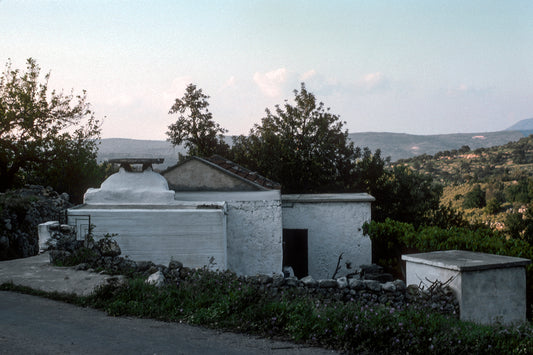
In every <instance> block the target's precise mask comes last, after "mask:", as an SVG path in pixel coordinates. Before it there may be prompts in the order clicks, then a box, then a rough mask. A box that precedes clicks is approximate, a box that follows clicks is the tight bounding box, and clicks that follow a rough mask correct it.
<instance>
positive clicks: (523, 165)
mask: <svg viewBox="0 0 533 355" xmlns="http://www.w3.org/2000/svg"><path fill="white" fill-rule="evenodd" d="M396 163H397V164H403V165H408V166H410V167H411V168H413V169H415V170H417V171H419V172H420V173H423V174H428V175H431V176H433V178H434V179H435V180H436V181H439V182H442V183H444V184H445V185H450V184H464V183H470V184H472V183H480V182H488V181H495V180H498V181H513V180H516V179H519V178H522V177H524V176H533V136H529V137H524V138H521V139H519V140H518V141H514V142H509V143H507V144H503V145H500V146H494V147H490V148H477V149H469V148H468V147H466V146H465V147H463V148H460V149H453V150H446V151H441V152H439V153H437V154H434V155H419V156H416V157H413V158H408V159H400V160H398V161H396Z"/></svg>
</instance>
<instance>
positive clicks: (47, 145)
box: [0, 58, 100, 194]
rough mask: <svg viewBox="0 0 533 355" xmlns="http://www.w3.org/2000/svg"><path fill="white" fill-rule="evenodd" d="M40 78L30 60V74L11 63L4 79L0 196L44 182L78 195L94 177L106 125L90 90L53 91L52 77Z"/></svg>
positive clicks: (0, 79) (0, 81)
mask: <svg viewBox="0 0 533 355" xmlns="http://www.w3.org/2000/svg"><path fill="white" fill-rule="evenodd" d="M39 76H40V67H39V66H38V65H37V63H36V61H35V60H34V59H32V58H30V59H28V60H27V64H26V71H25V72H21V71H20V70H19V69H13V68H12V66H11V62H10V61H8V63H7V64H6V69H5V71H4V72H3V73H2V76H1V77H0V191H5V190H6V189H8V188H12V187H16V186H20V185H23V184H26V183H36V182H43V183H46V184H47V185H51V186H52V187H54V188H56V189H57V187H58V186H62V188H61V189H58V190H59V191H66V192H68V193H69V194H76V193H78V190H79V188H80V185H79V182H80V180H84V181H88V180H92V179H93V178H94V176H91V174H92V172H93V171H94V169H96V168H97V165H96V153H97V149H98V146H97V145H98V141H99V137H100V122H99V120H97V119H96V118H95V116H94V114H93V112H92V111H91V109H90V104H89V103H88V102H87V99H86V93H85V91H83V93H82V94H81V95H74V94H73V93H72V91H71V92H70V94H64V93H63V92H56V91H55V90H52V91H51V92H49V90H48V80H49V78H50V73H48V74H46V75H45V76H44V78H43V80H42V81H41V80H40V79H39ZM70 174H72V175H71V176H70V177H69V175H70ZM52 175H55V178H54V179H51V180H52V181H49V180H50V178H51V177H52ZM68 179H72V180H71V181H68V182H67V180H68ZM67 185H68V186H67Z"/></svg>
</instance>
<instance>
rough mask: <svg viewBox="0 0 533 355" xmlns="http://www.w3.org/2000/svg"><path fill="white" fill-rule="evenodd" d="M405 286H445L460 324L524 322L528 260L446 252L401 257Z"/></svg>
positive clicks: (459, 251)
mask: <svg viewBox="0 0 533 355" xmlns="http://www.w3.org/2000/svg"><path fill="white" fill-rule="evenodd" d="M402 260H405V262H406V272H407V284H408V285H411V284H415V285H420V284H422V285H424V286H426V287H429V286H430V285H431V283H433V282H435V281H440V282H442V283H445V282H448V281H449V285H450V287H451V288H452V290H453V291H454V293H455V295H456V297H457V300H458V301H459V307H460V310H461V320H465V321H472V322H476V323H480V324H495V323H501V324H513V323H520V322H525V321H526V270H525V267H526V265H528V264H529V263H530V262H531V260H529V259H522V258H515V257H510V256H503V255H493V254H484V253H474V252H470V251H464V250H446V251H436V252H431V253H420V254H409V255H403V256H402Z"/></svg>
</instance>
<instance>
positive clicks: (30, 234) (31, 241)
mask: <svg viewBox="0 0 533 355" xmlns="http://www.w3.org/2000/svg"><path fill="white" fill-rule="evenodd" d="M70 206H71V204H70V203H69V196H68V194H66V193H63V194H58V193H57V192H55V191H53V189H52V188H50V187H46V188H45V187H42V186H37V185H30V186H26V187H25V188H22V189H18V190H11V191H8V192H6V193H0V260H6V259H15V258H25V257H29V256H33V255H36V254H37V253H38V252H39V238H38V235H37V226H38V225H39V224H40V223H43V222H46V221H50V220H57V219H58V218H59V216H61V215H62V214H64V211H65V210H66V209H67V208H69V207H70Z"/></svg>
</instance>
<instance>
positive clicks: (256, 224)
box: [227, 199, 283, 275]
mask: <svg viewBox="0 0 533 355" xmlns="http://www.w3.org/2000/svg"><path fill="white" fill-rule="evenodd" d="M227 210H228V220H227V230H228V244H227V246H228V269H229V270H231V271H234V272H236V273H237V274H239V275H256V274H272V273H281V268H282V262H283V260H282V259H283V246H282V228H281V220H282V216H281V201H280V200H279V199H277V200H257V201H228V202H227Z"/></svg>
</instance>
